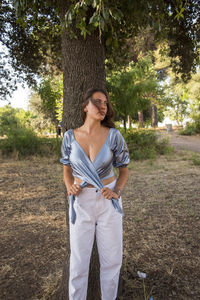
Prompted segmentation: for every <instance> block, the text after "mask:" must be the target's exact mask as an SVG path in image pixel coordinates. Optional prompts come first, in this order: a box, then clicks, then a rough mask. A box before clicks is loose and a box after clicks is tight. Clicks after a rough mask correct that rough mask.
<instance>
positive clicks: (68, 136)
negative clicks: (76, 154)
mask: <svg viewBox="0 0 200 300" xmlns="http://www.w3.org/2000/svg"><path fill="white" fill-rule="evenodd" d="M72 137H73V129H68V130H66V131H65V133H64V135H63V140H65V141H66V142H68V143H71V141H72Z"/></svg>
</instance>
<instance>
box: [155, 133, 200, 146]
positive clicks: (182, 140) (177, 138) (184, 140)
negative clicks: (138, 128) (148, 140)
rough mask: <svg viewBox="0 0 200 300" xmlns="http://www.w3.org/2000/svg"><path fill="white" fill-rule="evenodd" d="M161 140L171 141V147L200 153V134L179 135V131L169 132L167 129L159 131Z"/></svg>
mask: <svg viewBox="0 0 200 300" xmlns="http://www.w3.org/2000/svg"><path fill="white" fill-rule="evenodd" d="M157 133H158V136H159V138H167V139H169V143H170V145H172V146H174V147H175V148H176V149H182V150H190V151H193V152H200V134H196V135H192V136H185V135H180V134H178V129H177V128H175V129H173V130H172V131H169V132H167V131H166V129H163V130H157Z"/></svg>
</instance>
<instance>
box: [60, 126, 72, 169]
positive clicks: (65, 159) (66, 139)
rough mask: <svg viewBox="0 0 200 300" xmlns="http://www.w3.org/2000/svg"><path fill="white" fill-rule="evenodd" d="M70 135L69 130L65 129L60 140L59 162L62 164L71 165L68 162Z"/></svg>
mask: <svg viewBox="0 0 200 300" xmlns="http://www.w3.org/2000/svg"><path fill="white" fill-rule="evenodd" d="M70 144H71V143H70V135H69V132H68V131H66V132H65V133H64V136H63V140H62V145H61V155H62V158H61V159H60V162H61V163H62V164H64V165H71V164H70V159H69V155H70V151H71V146H70Z"/></svg>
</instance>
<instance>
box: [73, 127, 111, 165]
mask: <svg viewBox="0 0 200 300" xmlns="http://www.w3.org/2000/svg"><path fill="white" fill-rule="evenodd" d="M110 131H111V128H109V131H108V134H107V138H106V140H105V143H104V144H103V145H102V146H101V148H100V150H99V151H98V153H97V155H96V156H95V158H94V160H93V161H91V159H90V158H89V156H88V155H87V154H86V153H85V150H84V149H83V147H82V146H81V145H80V144H79V142H77V140H76V138H75V135H74V129H72V133H73V138H74V141H75V142H76V144H77V145H78V146H79V148H80V149H81V150H82V152H83V153H84V155H85V156H86V157H87V159H88V160H89V161H90V162H91V164H94V162H95V160H96V159H97V157H98V156H99V154H100V152H101V150H102V149H103V147H104V146H105V144H106V143H107V140H108V138H109V135H110Z"/></svg>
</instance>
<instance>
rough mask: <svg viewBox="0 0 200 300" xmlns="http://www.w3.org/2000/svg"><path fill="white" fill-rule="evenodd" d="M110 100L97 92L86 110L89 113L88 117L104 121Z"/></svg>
mask: <svg viewBox="0 0 200 300" xmlns="http://www.w3.org/2000/svg"><path fill="white" fill-rule="evenodd" d="M107 103H108V100H107V98H106V96H105V95H104V94H103V93H101V92H95V93H94V94H93V96H92V100H90V101H89V103H88V104H87V105H86V107H85V108H84V111H85V112H86V113H87V117H89V116H90V117H92V118H95V119H98V120H103V119H104V118H105V115H106V113H107V110H108V106H107Z"/></svg>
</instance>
